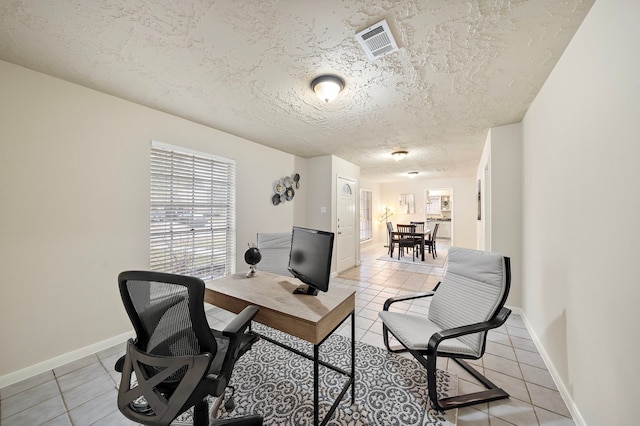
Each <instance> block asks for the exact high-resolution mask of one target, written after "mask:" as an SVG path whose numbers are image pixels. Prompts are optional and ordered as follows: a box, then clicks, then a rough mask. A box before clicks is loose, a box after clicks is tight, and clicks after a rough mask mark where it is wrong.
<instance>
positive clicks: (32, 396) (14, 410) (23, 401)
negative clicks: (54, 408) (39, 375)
mask: <svg viewBox="0 0 640 426" xmlns="http://www.w3.org/2000/svg"><path fill="white" fill-rule="evenodd" d="M59 395H60V392H59V390H58V385H57V384H56V382H55V380H49V381H48V382H44V383H43V384H41V385H38V386H35V387H32V388H30V389H27V390H25V391H23V392H20V393H18V394H15V395H13V396H10V397H9V398H5V399H3V400H2V402H0V404H2V420H3V421H4V420H5V419H7V418H8V417H11V416H14V415H16V414H18V413H20V412H21V411H24V410H27V409H29V408H31V407H33V406H34V405H38V404H40V403H43V402H44V401H46V400H49V399H51V398H54V397H56V396H59ZM58 414H60V413H58Z"/></svg>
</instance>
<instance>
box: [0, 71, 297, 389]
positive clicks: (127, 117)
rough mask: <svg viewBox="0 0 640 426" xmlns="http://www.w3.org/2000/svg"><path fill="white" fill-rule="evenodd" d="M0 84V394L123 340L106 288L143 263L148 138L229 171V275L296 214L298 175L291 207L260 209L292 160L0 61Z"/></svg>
mask: <svg viewBox="0 0 640 426" xmlns="http://www.w3.org/2000/svg"><path fill="white" fill-rule="evenodd" d="M0 75H1V76H2V78H0V93H2V96H0V200H1V203H2V204H1V205H2V208H1V209H0V236H1V238H0V283H1V284H0V342H1V344H0V360H1V362H0V387H2V384H3V383H4V384H6V381H7V380H16V379H20V378H21V377H20V374H22V373H21V372H24V371H25V370H23V369H25V368H27V367H30V366H34V365H36V366H40V367H35V368H43V369H47V368H52V367H53V366H54V365H51V363H49V364H46V365H45V364H40V363H43V362H45V361H47V360H51V359H54V360H58V361H61V358H56V357H64V356H65V354H68V353H70V352H72V351H76V350H81V349H82V348H86V347H88V346H89V345H95V344H96V343H97V342H98V343H99V342H102V341H105V340H106V339H110V338H113V337H114V336H119V335H121V334H123V333H126V332H129V331H130V329H131V326H130V323H129V320H128V318H127V316H126V314H125V312H124V309H123V308H122V302H121V301H120V296H119V294H118V291H117V284H116V278H117V274H118V273H119V272H120V271H122V270H125V269H129V268H148V265H149V195H148V194H149V152H150V151H149V149H150V141H151V140H158V141H161V142H164V143H168V144H172V145H179V146H185V147H187V148H191V149H194V150H198V151H203V152H210V153H213V154H215V155H219V156H223V157H227V158H231V159H234V160H235V161H236V165H237V247H238V256H237V261H236V262H237V267H238V269H239V270H240V269H243V268H245V267H246V265H245V264H244V261H243V253H244V250H243V249H242V248H244V247H246V244H247V243H248V242H254V241H255V235H256V233H257V232H258V231H264V232H268V231H271V230H274V231H275V230H280V229H290V228H291V226H292V224H293V222H294V217H296V221H299V220H301V219H300V215H301V214H302V215H303V214H304V212H303V213H299V214H296V213H295V209H296V206H297V205H298V204H297V203H299V201H300V200H304V197H306V194H305V192H306V191H308V186H307V184H308V183H310V182H309V181H307V180H305V176H304V175H303V180H302V181H301V183H302V188H301V190H300V191H299V193H298V196H297V197H300V199H298V198H297V197H296V198H294V200H293V201H292V202H287V203H285V204H284V205H281V206H277V207H274V206H273V205H272V204H271V195H272V194H273V187H272V184H273V181H274V180H275V179H278V178H280V177H283V176H286V175H289V174H291V173H293V172H295V171H296V166H298V167H299V166H300V164H301V163H303V162H304V161H302V160H301V159H298V158H295V157H294V156H292V155H289V154H285V153H283V152H280V151H276V150H273V149H270V148H266V147H264V146H261V145H258V144H255V143H253V142H250V141H247V140H244V139H241V138H238V137H235V136H232V135H229V134H226V133H222V132H220V131H216V130H213V129H211V128H208V127H205V126H201V125H198V124H195V123H193V122H190V121H187V120H183V119H179V118H177V117H174V116H171V115H168V114H164V113H161V112H158V111H155V110H152V109H149V108H145V107H142V106H139V105H136V104H133V103H131V102H127V101H123V100H121V99H118V98H115V97H112V96H108V95H105V94H102V93H99V92H96V91H92V90H89V89H86V88H83V87H80V86H77V85H74V84H70V83H67V82H64V81H62V80H58V79H55V78H52V77H49V76H46V75H43V74H39V73H35V72H32V71H29V70H27V69H25V68H21V67H18V66H15V65H11V64H9V63H6V62H0ZM249 152H250V155H248V153H249ZM54 362H56V361H54ZM31 372H33V370H32V371H31ZM9 373H11V376H10V377H9V376H8V375H9ZM3 378H4V382H3ZM22 378H24V377H22Z"/></svg>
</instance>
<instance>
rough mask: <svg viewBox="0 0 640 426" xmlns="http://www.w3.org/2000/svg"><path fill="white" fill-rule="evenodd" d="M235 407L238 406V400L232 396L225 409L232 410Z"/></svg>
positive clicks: (225, 404)
mask: <svg viewBox="0 0 640 426" xmlns="http://www.w3.org/2000/svg"><path fill="white" fill-rule="evenodd" d="M234 408H236V402H235V400H234V399H233V396H230V397H229V399H227V400H226V402H225V403H224V409H225V410H227V412H231V411H233V409H234Z"/></svg>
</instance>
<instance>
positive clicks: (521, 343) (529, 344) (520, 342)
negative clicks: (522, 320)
mask: <svg viewBox="0 0 640 426" xmlns="http://www.w3.org/2000/svg"><path fill="white" fill-rule="evenodd" d="M510 339H511V344H512V345H513V347H514V348H518V349H523V350H525V351H529V352H536V353H537V352H538V348H536V345H535V344H534V343H533V340H531V339H523V338H522V337H517V336H510Z"/></svg>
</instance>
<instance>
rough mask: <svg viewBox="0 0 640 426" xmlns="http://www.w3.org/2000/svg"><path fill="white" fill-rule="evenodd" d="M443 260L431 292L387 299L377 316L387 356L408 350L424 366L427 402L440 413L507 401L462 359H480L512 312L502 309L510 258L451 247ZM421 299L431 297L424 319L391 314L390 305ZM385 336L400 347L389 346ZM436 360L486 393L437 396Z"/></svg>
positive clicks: (422, 317) (509, 278) (505, 295)
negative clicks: (452, 365)
mask: <svg viewBox="0 0 640 426" xmlns="http://www.w3.org/2000/svg"><path fill="white" fill-rule="evenodd" d="M447 262H448V265H447V273H446V275H445V276H444V277H443V280H442V282H440V283H438V285H437V286H436V288H435V289H434V291H431V292H426V293H419V294H414V295H406V296H398V297H393V298H390V299H387V301H386V302H385V303H384V307H383V311H382V312H380V313H379V316H380V319H381V320H382V333H383V335H382V337H383V340H384V344H385V346H386V347H387V349H388V350H389V351H391V352H407V351H408V352H409V353H410V354H411V355H412V356H413V357H414V358H415V359H416V360H418V362H420V364H422V366H423V367H425V368H426V370H427V387H428V390H429V399H430V400H431V403H432V405H433V407H434V408H436V409H438V410H449V409H452V408H460V407H465V406H468V405H472V404H478V403H481V402H489V401H495V400H498V399H503V398H508V397H509V394H508V393H507V392H505V391H504V390H502V389H501V388H499V387H498V386H496V385H495V384H494V383H492V382H491V381H490V380H489V379H487V378H486V377H485V376H483V375H482V374H481V373H480V372H479V371H477V370H476V369H474V368H473V367H472V366H471V365H470V364H468V363H467V362H465V361H463V359H479V358H481V357H482V356H483V355H484V351H485V346H486V340H487V331H488V330H491V329H494V328H497V327H500V326H501V325H502V324H504V323H505V321H506V320H507V318H508V317H509V315H510V314H511V310H509V309H507V308H505V307H504V304H505V301H506V300H507V296H508V294H509V288H510V283H511V267H510V260H509V258H508V257H505V256H502V255H500V254H498V253H491V252H483V251H478V250H472V249H463V248H460V247H451V248H450V249H449V253H448V259H447ZM423 297H431V303H430V304H429V307H428V308H425V310H426V312H425V315H417V314H415V313H407V312H406V309H403V310H402V311H401V312H394V311H391V310H390V309H391V307H392V305H393V304H394V303H397V302H402V301H405V302H406V301H410V300H414V299H418V298H423ZM389 333H391V334H392V335H393V336H394V337H395V338H396V339H397V340H398V342H400V346H394V347H392V346H390V344H389ZM438 357H448V358H451V359H453V360H454V361H455V362H457V363H458V364H459V365H460V366H462V367H463V368H464V369H465V370H466V371H468V372H469V373H470V374H471V375H473V376H474V377H475V378H476V379H477V380H478V381H479V382H480V383H482V384H483V385H484V386H485V388H486V390H484V391H480V392H475V393H471V394H463V395H458V396H454V397H448V398H439V397H438V393H437V383H436V365H437V358H438Z"/></svg>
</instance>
